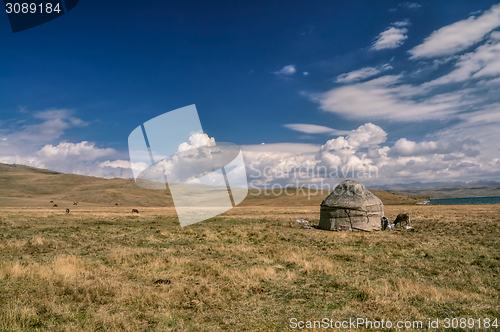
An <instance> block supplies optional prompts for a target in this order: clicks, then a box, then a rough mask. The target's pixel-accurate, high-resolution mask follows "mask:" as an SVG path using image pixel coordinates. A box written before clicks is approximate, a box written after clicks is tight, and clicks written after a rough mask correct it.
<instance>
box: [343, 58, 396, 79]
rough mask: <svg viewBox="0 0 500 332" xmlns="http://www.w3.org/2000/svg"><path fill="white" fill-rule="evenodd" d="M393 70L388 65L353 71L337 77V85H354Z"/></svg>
mask: <svg viewBox="0 0 500 332" xmlns="http://www.w3.org/2000/svg"><path fill="white" fill-rule="evenodd" d="M390 69H392V66H391V65H390V64H388V63H386V64H384V65H382V66H379V67H378V68H375V67H364V68H361V69H357V70H353V71H351V72H349V73H345V74H341V75H339V76H337V80H336V82H337V83H352V82H357V81H362V80H364V79H366V78H369V77H372V76H375V75H378V74H380V73H381V72H383V71H386V70H390Z"/></svg>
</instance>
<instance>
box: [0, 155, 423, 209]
mask: <svg viewBox="0 0 500 332" xmlns="http://www.w3.org/2000/svg"><path fill="white" fill-rule="evenodd" d="M372 192H373V193H374V194H375V195H377V196H378V197H379V198H380V199H381V200H382V202H383V203H384V204H386V205H387V204H388V205H392V204H415V203H417V202H419V201H422V200H425V199H426V198H425V197H416V196H412V195H408V194H403V195H399V194H394V193H390V192H387V191H382V190H372ZM289 193H292V195H287V194H285V193H284V192H282V193H281V194H279V193H278V192H277V190H276V191H275V193H274V194H273V193H272V192H271V190H267V191H264V190H257V189H253V190H250V192H249V194H248V196H247V198H246V199H245V200H244V201H243V202H242V203H241V204H240V206H280V207H287V206H319V204H320V203H321V201H322V200H323V199H324V198H325V197H326V196H327V195H328V194H329V192H327V191H318V192H315V191H314V190H311V195H309V196H308V193H307V190H304V191H301V190H300V189H298V190H297V188H290V190H289ZM50 201H53V203H50ZM74 201H76V202H79V204H82V203H83V204H85V205H87V206H116V205H121V206H135V207H142V206H149V207H172V206H173V200H172V196H171V195H170V192H169V191H168V189H167V190H149V189H143V188H140V187H138V186H137V185H136V184H135V182H134V180H133V179H103V178H96V177H90V176H83V175H75V174H64V173H58V172H54V171H50V170H45V169H38V168H34V167H29V166H23V165H9V164H0V206H12V207H16V206H18V207H51V206H52V205H53V204H59V205H61V206H62V205H64V206H71V205H72V204H73V202H74Z"/></svg>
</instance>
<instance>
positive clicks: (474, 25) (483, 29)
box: [409, 5, 500, 59]
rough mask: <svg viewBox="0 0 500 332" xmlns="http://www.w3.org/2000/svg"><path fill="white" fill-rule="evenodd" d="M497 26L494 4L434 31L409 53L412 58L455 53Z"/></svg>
mask: <svg viewBox="0 0 500 332" xmlns="http://www.w3.org/2000/svg"><path fill="white" fill-rule="evenodd" d="M499 26H500V5H494V6H492V7H491V9H489V10H487V11H485V12H484V13H483V14H482V15H481V16H479V17H477V18H476V17H473V16H470V17H469V18H467V19H465V20H462V21H458V22H455V23H453V24H450V25H447V26H445V27H443V28H441V29H439V30H436V31H434V32H433V33H432V34H431V35H430V36H429V37H427V38H426V39H425V40H424V42H423V43H422V44H420V45H418V46H416V47H414V48H413V49H411V50H410V51H409V53H410V54H411V55H412V58H413V59H419V58H433V57H440V56H448V55H452V54H456V53H458V52H461V51H464V50H466V49H467V48H469V47H470V46H472V45H474V44H476V43H478V42H479V41H481V40H482V39H483V38H484V37H485V36H486V35H487V34H488V33H489V32H491V31H492V30H494V29H495V28H497V27H499Z"/></svg>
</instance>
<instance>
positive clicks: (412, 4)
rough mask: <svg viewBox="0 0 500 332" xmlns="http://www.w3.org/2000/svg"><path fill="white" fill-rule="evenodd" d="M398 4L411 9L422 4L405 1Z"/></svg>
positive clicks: (415, 8) (417, 7)
mask: <svg viewBox="0 0 500 332" xmlns="http://www.w3.org/2000/svg"><path fill="white" fill-rule="evenodd" d="M399 6H401V7H404V8H408V9H411V10H417V9H419V8H420V7H422V5H421V4H419V3H418V2H405V3H402V4H400V5H399Z"/></svg>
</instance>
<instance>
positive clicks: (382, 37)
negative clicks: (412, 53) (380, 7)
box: [372, 27, 408, 51]
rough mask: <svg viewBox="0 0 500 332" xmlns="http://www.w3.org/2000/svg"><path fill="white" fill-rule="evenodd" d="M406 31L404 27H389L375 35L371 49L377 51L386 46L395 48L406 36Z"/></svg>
mask: <svg viewBox="0 0 500 332" xmlns="http://www.w3.org/2000/svg"><path fill="white" fill-rule="evenodd" d="M407 33H408V29H406V28H396V27H390V28H388V29H387V30H385V31H383V32H381V33H380V34H379V35H378V36H377V38H376V40H375V42H374V43H373V45H372V49H374V50H377V51H378V50H383V49H387V48H389V49H392V48H397V47H399V46H401V45H402V44H403V42H404V41H405V40H406V39H407V38H408V36H407V35H406V34H407Z"/></svg>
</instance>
